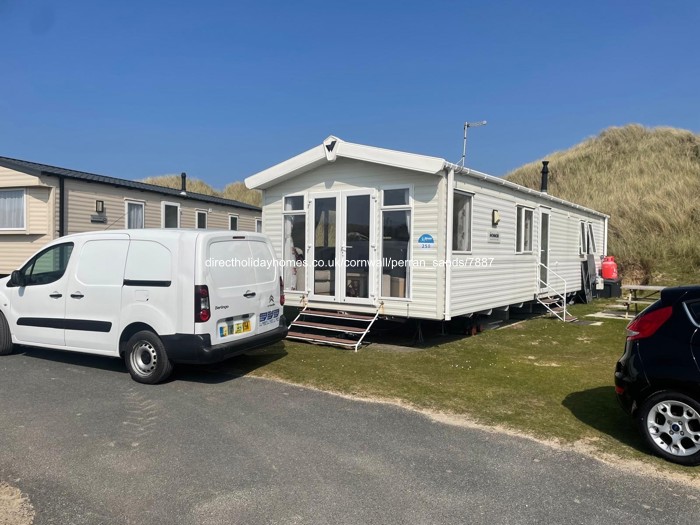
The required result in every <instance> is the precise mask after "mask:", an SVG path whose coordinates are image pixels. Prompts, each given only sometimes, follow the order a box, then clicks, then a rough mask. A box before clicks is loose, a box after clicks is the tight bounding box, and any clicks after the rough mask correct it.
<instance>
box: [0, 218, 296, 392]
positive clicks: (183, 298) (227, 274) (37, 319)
mask: <svg viewBox="0 0 700 525" xmlns="http://www.w3.org/2000/svg"><path fill="white" fill-rule="evenodd" d="M275 262H276V261H275V257H274V252H273V250H272V247H271V245H270V242H269V241H268V239H267V237H265V236H264V235H262V234H258V233H249V232H222V231H206V230H192V231H189V230H171V229H167V230H166V229H162V230H123V231H114V232H99V233H81V234H76V235H68V236H66V237H61V238H60V239H57V240H55V241H54V242H52V243H51V244H49V245H48V246H46V247H45V248H44V249H43V250H41V251H40V252H38V253H37V254H36V255H34V256H33V257H32V258H30V259H29V260H28V261H27V262H26V263H25V264H24V265H23V266H22V268H21V269H19V270H16V271H14V272H12V275H10V276H9V277H6V278H4V279H1V280H0V355H2V354H9V353H10V352H11V351H12V346H13V344H18V345H29V346H40V347H43V348H52V349H56V350H70V351H75V352H85V353H90V354H97V355H105V356H114V357H123V358H124V360H125V361H126V366H127V368H128V370H129V373H130V374H131V377H132V378H134V379H135V380H136V381H138V382H140V383H149V384H154V383H158V382H159V381H162V380H164V379H165V378H166V377H167V376H168V375H169V374H170V372H171V371H172V366H173V365H172V363H214V362H218V361H223V360H224V359H227V358H229V357H233V356H235V355H238V354H241V353H243V352H245V351H247V350H250V349H251V348H255V347H259V346H264V345H268V344H272V343H275V342H277V341H279V340H281V339H283V338H284V337H285V336H286V335H287V324H286V322H285V319H284V316H283V315H282V305H283V304H284V295H283V293H284V292H283V290H284V287H283V285H282V278H281V276H280V268H279V267H278V265H277V264H275Z"/></svg>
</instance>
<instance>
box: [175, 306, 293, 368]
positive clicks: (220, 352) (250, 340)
mask: <svg viewBox="0 0 700 525" xmlns="http://www.w3.org/2000/svg"><path fill="white" fill-rule="evenodd" d="M287 331H288V329H287V321H286V319H285V318H284V316H282V317H281V318H280V324H279V326H278V327H277V328H275V329H274V330H270V331H269V332H265V333H264V334H259V335H254V336H252V337H247V338H246V339H243V340H242V341H234V342H231V343H222V344H219V345H212V344H211V337H210V336H209V334H203V335H196V334H174V335H166V336H162V337H161V340H162V341H163V345H165V351H166V353H167V354H168V357H169V358H170V360H171V361H172V362H174V363H186V364H208V363H219V362H221V361H225V360H226V359H229V358H231V357H235V356H237V355H240V354H243V353H245V352H247V351H249V350H252V349H253V348H258V347H261V346H267V345H271V344H274V343H276V342H278V341H281V340H282V339H284V338H285V337H287Z"/></svg>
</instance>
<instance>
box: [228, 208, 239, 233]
mask: <svg viewBox="0 0 700 525" xmlns="http://www.w3.org/2000/svg"><path fill="white" fill-rule="evenodd" d="M231 219H236V227H235V228H231ZM239 221H240V218H239V216H238V214H237V213H229V214H228V231H230V232H237V231H240V230H239V228H238V226H239V224H238V223H239Z"/></svg>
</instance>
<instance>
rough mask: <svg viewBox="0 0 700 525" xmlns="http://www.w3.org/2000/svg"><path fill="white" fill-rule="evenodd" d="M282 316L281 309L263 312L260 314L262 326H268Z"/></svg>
mask: <svg viewBox="0 0 700 525" xmlns="http://www.w3.org/2000/svg"><path fill="white" fill-rule="evenodd" d="M279 317H280V311H279V309H278V310H270V311H269V312H263V313H261V314H260V326H267V325H269V324H272V323H274V322H275V321H277V320H278V319H279Z"/></svg>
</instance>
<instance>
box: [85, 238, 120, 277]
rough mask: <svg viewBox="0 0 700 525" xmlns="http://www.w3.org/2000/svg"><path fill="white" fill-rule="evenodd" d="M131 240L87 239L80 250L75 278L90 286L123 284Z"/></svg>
mask: <svg viewBox="0 0 700 525" xmlns="http://www.w3.org/2000/svg"><path fill="white" fill-rule="evenodd" d="M128 248H129V241H128V240H126V239H123V240H121V239H120V240H117V239H105V240H97V241H87V242H86V243H85V244H84V245H83V247H82V249H81V250H80V257H79V258H78V268H77V269H76V271H75V278H76V279H77V280H78V281H79V282H81V283H82V284H85V285H88V286H121V285H122V282H123V281H124V261H125V260H126V251H127V249H128Z"/></svg>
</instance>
